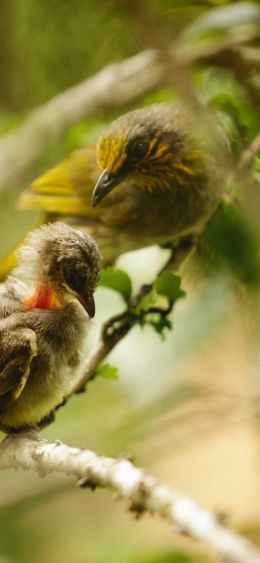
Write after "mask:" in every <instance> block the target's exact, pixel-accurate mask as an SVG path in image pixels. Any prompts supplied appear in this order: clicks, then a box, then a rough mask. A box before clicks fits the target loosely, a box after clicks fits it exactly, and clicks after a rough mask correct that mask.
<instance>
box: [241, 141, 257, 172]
mask: <svg viewBox="0 0 260 563" xmlns="http://www.w3.org/2000/svg"><path fill="white" fill-rule="evenodd" d="M256 156H259V157H260V133H259V135H257V136H256V137H255V138H254V140H253V141H252V143H251V144H250V145H249V146H248V147H246V149H245V150H244V151H243V152H242V154H241V157H240V160H239V163H238V167H237V172H238V174H239V175H241V173H242V174H247V173H248V172H249V170H250V168H251V166H252V165H253V163H254V159H255V157H256Z"/></svg>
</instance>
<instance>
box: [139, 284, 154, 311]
mask: <svg viewBox="0 0 260 563" xmlns="http://www.w3.org/2000/svg"><path fill="white" fill-rule="evenodd" d="M156 300H157V292H156V291H155V289H154V288H153V289H151V290H150V291H149V292H148V293H145V295H144V296H143V297H142V298H141V299H140V301H139V303H138V305H137V307H136V308H135V313H136V314H137V315H139V314H140V313H146V311H148V310H149V309H150V307H152V306H153V305H154V304H155V302H156Z"/></svg>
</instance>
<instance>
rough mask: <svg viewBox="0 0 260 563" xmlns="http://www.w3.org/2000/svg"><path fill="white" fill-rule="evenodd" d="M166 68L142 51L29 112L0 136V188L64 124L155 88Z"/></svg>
mask: <svg viewBox="0 0 260 563" xmlns="http://www.w3.org/2000/svg"><path fill="white" fill-rule="evenodd" d="M164 78H165V68H164V66H163V64H162V62H161V61H159V56H158V53H156V52H155V51H152V50H150V51H144V52H142V53H139V54H138V55H135V56H134V57H131V58H129V59H126V60H124V61H122V62H119V63H115V64H112V65H109V66H107V67H105V68H104V69H103V70H101V71H100V72H99V73H97V74H96V75H94V76H92V77H91V78H89V79H87V80H85V81H84V82H82V83H80V84H78V85H77V86H74V87H72V88H69V89H68V90H65V91H64V92H62V93H61V94H59V95H58V96H56V97H54V98H52V99H51V100H50V101H49V102H47V103H45V104H43V105H42V106H41V107H39V108H38V109H36V110H34V111H33V112H32V113H31V114H30V115H29V116H28V118H27V119H26V120H25V121H24V123H23V124H22V125H21V126H20V127H17V128H16V129H15V130H14V131H13V132H11V133H9V134H8V135H5V136H4V137H2V139H1V140H0V190H1V189H3V188H4V187H7V185H8V183H11V182H15V181H17V180H18V179H19V178H20V176H21V175H22V174H23V173H24V172H25V171H26V169H27V168H28V167H29V166H30V165H31V164H32V163H33V162H34V161H35V160H36V159H37V158H38V157H39V156H40V155H41V153H42V152H43V151H44V150H45V149H46V145H48V144H51V143H54V142H55V141H56V140H57V139H58V138H59V137H61V136H62V135H63V134H64V133H65V132H66V131H67V129H68V128H69V127H71V126H72V125H73V124H75V123H77V122H79V121H80V120H82V119H83V118H86V117H88V116H90V115H93V114H95V113H97V112H98V111H102V110H108V109H112V108H120V107H124V106H126V105H127V104H132V103H134V102H135V101H136V100H138V99H139V98H140V97H141V96H144V95H145V94H147V93H149V92H151V91H153V90H155V89H156V88H158V87H159V86H160V85H161V84H162V83H163V82H164Z"/></svg>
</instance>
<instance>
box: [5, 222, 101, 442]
mask: <svg viewBox="0 0 260 563" xmlns="http://www.w3.org/2000/svg"><path fill="white" fill-rule="evenodd" d="M100 266H101V258H100V253H99V251H98V247H97V245H96V243H95V242H94V240H93V239H92V237H91V236H90V235H87V234H86V233H82V232H79V231H77V230H75V229H72V228H71V227H69V226H67V225H64V224H63V223H54V224H49V225H45V226H43V227H41V228H39V229H37V230H35V231H33V232H32V233H31V234H29V236H28V239H27V241H26V245H25V246H23V247H21V248H20V251H19V264H18V266H17V268H16V269H15V270H14V271H13V272H12V275H11V276H9V277H8V278H7V280H6V282H5V283H3V284H1V285H0V349H1V355H0V428H1V429H2V430H3V431H5V432H7V433H11V432H20V431H24V430H26V429H29V428H34V427H37V426H38V427H40V426H42V425H44V424H45V423H46V422H47V421H48V420H49V419H50V415H51V413H52V411H53V409H54V408H55V407H57V406H58V405H60V404H61V403H62V402H63V400H64V397H65V396H66V394H67V393H68V392H69V391H70V389H71V383H72V380H73V379H74V378H75V377H76V375H77V370H78V368H79V366H80V363H81V358H80V355H81V349H82V345H83V341H84V338H85V334H86V329H87V328H88V326H89V318H90V317H93V316H94V314H95V304H94V297H93V292H94V290H95V287H96V284H97V281H98V276H99V270H100ZM22 278H24V279H26V282H23V281H21V279H22Z"/></svg>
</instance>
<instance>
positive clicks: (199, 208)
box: [0, 103, 223, 275]
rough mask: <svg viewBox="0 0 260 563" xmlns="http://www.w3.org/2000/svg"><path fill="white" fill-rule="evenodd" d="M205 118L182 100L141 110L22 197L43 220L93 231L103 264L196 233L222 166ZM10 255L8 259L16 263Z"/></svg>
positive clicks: (216, 191)
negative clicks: (202, 125) (202, 123)
mask: <svg viewBox="0 0 260 563" xmlns="http://www.w3.org/2000/svg"><path fill="white" fill-rule="evenodd" d="M209 147H210V142H209V140H208V138H207V136H206V135H204V136H203V135H200V134H199V133H198V122H197V120H194V116H193V115H192V114H191V112H189V111H188V110H187V108H185V107H183V106H182V105H180V104H176V103H160V104H152V105H149V106H145V107H142V108H138V109H134V110H132V111H129V112H127V113H126V114H123V115H121V116H120V117H118V118H117V119H115V120H114V121H113V122H112V123H111V124H110V125H109V126H108V127H107V128H106V129H105V130H104V132H103V133H102V134H101V135H100V137H99V139H98V140H97V142H94V143H90V144H88V145H87V146H85V147H83V148H80V149H78V150H76V151H74V152H72V153H71V154H69V155H68V156H67V157H66V158H65V159H64V160H62V161H61V162H59V163H58V164H57V165H56V166H54V167H53V168H52V169H50V170H47V171H46V172H45V173H43V174H42V175H41V176H40V177H38V178H36V179H35V180H34V181H33V183H32V184H31V186H30V187H29V188H28V189H26V190H25V191H24V192H23V193H22V195H21V197H20V201H19V207H20V208H21V209H33V208H34V209H41V210H42V211H43V216H42V218H41V220H42V222H47V221H56V220H62V221H64V222H65V223H67V224H69V225H71V226H74V227H76V228H77V227H78V228H80V229H81V230H87V231H88V232H89V233H90V234H91V235H92V236H93V237H94V238H95V240H96V241H97V243H98V245H99V248H100V251H101V254H102V257H103V261H104V265H109V264H113V263H114V262H115V261H116V260H117V258H118V256H120V255H121V254H123V253H125V252H129V251H132V250H136V249H139V248H143V247H146V246H150V245H154V244H159V245H164V244H168V243H169V242H170V243H171V242H172V241H175V240H179V239H181V238H182V237H183V236H186V235H189V234H190V233H191V234H193V233H196V232H197V231H199V230H200V229H201V228H202V227H203V225H204V224H205V223H206V222H207V220H208V219H209V217H210V216H211V215H212V214H213V212H214V210H215V209H216V207H217V205H218V203H219V201H220V199H221V195H222V191H223V165H220V163H219V162H217V159H216V158H215V155H214V154H213V153H212V151H211V150H210V148H209ZM9 261H10V257H7V259H6V260H5V262H2V267H1V264H0V275H1V274H2V275H3V273H4V268H5V266H4V263H5V264H6V265H7V268H8V267H9V266H8V264H9Z"/></svg>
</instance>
